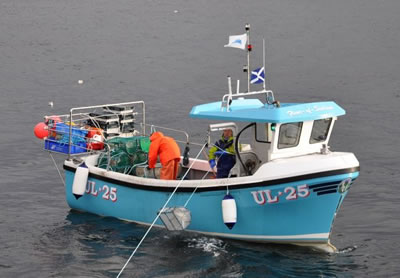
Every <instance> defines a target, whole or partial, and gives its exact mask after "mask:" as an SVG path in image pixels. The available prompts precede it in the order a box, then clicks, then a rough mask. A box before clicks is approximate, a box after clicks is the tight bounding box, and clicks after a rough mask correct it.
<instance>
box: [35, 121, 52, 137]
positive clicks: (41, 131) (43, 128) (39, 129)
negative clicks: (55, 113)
mask: <svg viewBox="0 0 400 278" xmlns="http://www.w3.org/2000/svg"><path fill="white" fill-rule="evenodd" d="M33 133H34V134H35V136H36V137H37V138H39V139H44V138H46V137H47V136H49V130H48V127H47V125H46V124H45V123H44V122H40V123H38V124H37V125H35V128H34V129H33Z"/></svg>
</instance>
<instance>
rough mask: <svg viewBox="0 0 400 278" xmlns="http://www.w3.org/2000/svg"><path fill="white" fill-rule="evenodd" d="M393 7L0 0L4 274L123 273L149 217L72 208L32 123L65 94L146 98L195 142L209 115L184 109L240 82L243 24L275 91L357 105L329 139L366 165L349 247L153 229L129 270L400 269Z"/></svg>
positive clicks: (388, 273) (393, 3) (232, 273)
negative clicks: (321, 249)
mask: <svg viewBox="0 0 400 278" xmlns="http://www.w3.org/2000/svg"><path fill="white" fill-rule="evenodd" d="M399 11H400V2H399V1H397V0H382V1H373V0H351V1H349V0H337V1H328V0H322V1H311V0H302V1H294V0H269V1H261V0H258V1H235V0H234V1H226V0H222V1H176V0H172V1H161V0H147V1H127V0H115V1H104V0H99V1H89V0H80V1H77V0H68V1H66V0H57V1H54V0H18V1H15V0H2V1H0V116H1V119H2V121H1V125H0V134H1V135H0V136H1V137H0V138H1V141H0V143H1V144H0V154H1V159H0V178H1V179H0V188H1V194H0V210H1V217H0V246H1V251H0V254H1V255H0V276H1V277H115V276H116V275H117V273H118V272H119V270H120V269H121V268H122V266H123V265H124V263H125V262H126V260H127V259H128V257H129V256H130V254H131V252H132V251H133V249H134V248H135V247H136V245H137V244H138V242H139V240H140V239H141V238H142V236H143V234H144V233H145V231H146V228H145V227H142V226H138V225H135V224H132V223H126V222H122V221H118V220H115V219H109V218H102V217H98V216H95V215H90V214H82V213H76V212H70V211H69V208H68V206H67V204H66V202H65V200H64V188H63V185H62V182H61V180H60V178H59V176H58V173H57V171H56V169H55V167H54V165H53V163H52V160H51V159H50V157H49V155H48V153H45V152H43V151H41V149H42V148H43V146H42V142H40V141H39V140H38V139H36V138H34V136H33V132H32V129H33V126H34V125H35V124H36V123H37V122H39V121H41V120H42V116H43V115H45V114H52V113H67V112H68V111H69V110H68V109H69V108H71V107H77V106H84V105H94V104H103V103H113V102H123V101H133V100H144V101H145V102H146V104H147V112H148V120H149V121H150V122H152V123H154V124H157V125H168V126H170V127H173V128H180V129H185V130H188V131H189V133H190V134H191V135H193V136H194V138H196V139H198V140H197V141H200V142H201V141H203V139H204V136H205V130H206V124H207V123H205V122H203V121H198V120H191V119H188V118H187V115H188V112H189V111H190V108H191V106H192V105H196V104H199V103H203V102H210V101H217V100H219V99H220V98H221V97H222V95H223V94H224V93H226V90H227V82H226V76H227V75H231V76H232V77H233V79H234V80H236V79H238V78H241V79H242V88H243V84H245V83H244V81H245V79H244V76H243V73H242V72H241V68H242V66H243V65H244V64H245V63H246V60H245V52H242V51H240V50H237V49H226V48H223V45H224V44H226V43H227V40H228V36H229V35H236V34H242V33H243V32H244V30H243V27H244V24H245V23H247V22H248V23H251V26H252V33H251V39H252V42H253V43H254V53H253V54H252V55H253V56H252V64H253V65H256V66H259V65H261V58H262V51H261V49H262V48H261V45H262V38H265V39H266V41H267V76H268V77H269V81H270V87H271V88H272V89H273V90H274V92H275V95H276V97H277V99H278V100H280V101H283V102H290V101H293V102H296V101H305V102H306V101H320V100H333V101H335V102H337V103H338V104H339V105H341V106H342V107H344V108H345V109H346V111H347V115H345V116H344V117H341V118H339V121H338V122H337V124H336V126H335V130H334V133H333V135H332V138H331V148H332V149H333V150H338V151H351V152H354V153H355V154H356V156H357V157H358V159H359V160H360V163H361V175H360V177H359V178H358V179H357V181H356V183H355V184H354V186H353V187H352V190H351V191H350V193H349V194H348V197H347V199H346V200H345V202H344V204H343V207H342V209H341V211H340V213H339V214H338V216H337V218H336V221H335V224H334V228H333V231H332V242H333V244H334V245H335V246H337V247H338V249H339V250H340V251H339V252H338V253H337V254H331V255H328V254H321V253H318V252H315V251H312V250H310V249H307V248H300V247H291V246H284V245H259V244H251V243H243V242H237V241H230V240H221V239H217V238H212V237H204V236H202V235H196V234H179V235H175V234H170V233H168V232H166V231H164V230H159V229H154V230H152V231H151V233H150V234H149V236H148V238H147V239H146V240H145V241H144V243H143V245H142V246H141V248H140V249H139V251H138V253H137V254H136V255H135V257H134V258H133V260H132V261H131V262H130V264H129V265H128V267H127V268H126V270H125V271H124V273H123V275H122V277H398V276H400V267H399V263H400V259H399V254H400V253H399V248H400V243H399V242H400V232H399V230H400V220H399V219H400V218H399V216H398V211H399V209H400V206H399V201H398V196H399V195H400V189H399V181H400V174H399V167H400V162H399V158H400V156H399V150H398V149H399V147H398V146H399V142H400V141H399V136H400V124H399V120H400V112H399V107H400V79H399V76H400V51H399V49H400V20H399V16H398V13H399ZM78 80H83V81H84V83H83V84H82V85H80V84H78ZM49 101H53V102H54V108H53V109H51V108H50V107H49V106H48V102H49ZM56 159H57V161H58V162H61V161H62V157H61V156H58V157H56Z"/></svg>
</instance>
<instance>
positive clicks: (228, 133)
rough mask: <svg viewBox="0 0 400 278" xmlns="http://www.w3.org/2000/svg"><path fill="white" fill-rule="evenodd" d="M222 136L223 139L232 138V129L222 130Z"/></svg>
mask: <svg viewBox="0 0 400 278" xmlns="http://www.w3.org/2000/svg"><path fill="white" fill-rule="evenodd" d="M222 136H224V138H225V139H229V138H230V137H232V136H233V132H232V129H224V131H223V133H222Z"/></svg>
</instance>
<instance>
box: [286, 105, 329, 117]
mask: <svg viewBox="0 0 400 278" xmlns="http://www.w3.org/2000/svg"><path fill="white" fill-rule="evenodd" d="M332 109H333V107H332V106H314V107H312V108H307V109H305V110H297V111H292V110H290V111H287V113H288V115H289V116H291V117H293V116H298V115H302V114H305V113H308V114H311V113H313V112H320V111H326V110H332Z"/></svg>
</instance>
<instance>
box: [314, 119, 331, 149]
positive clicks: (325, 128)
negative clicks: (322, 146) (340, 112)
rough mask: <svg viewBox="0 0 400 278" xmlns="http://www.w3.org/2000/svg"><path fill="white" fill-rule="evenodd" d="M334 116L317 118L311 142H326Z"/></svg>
mask: <svg viewBox="0 0 400 278" xmlns="http://www.w3.org/2000/svg"><path fill="white" fill-rule="evenodd" d="M331 123H332V118H328V119H321V120H316V121H314V123H313V128H312V131H311V137H310V144H315V143H320V142H324V141H325V140H326V138H327V137H328V132H329V128H330V127H331Z"/></svg>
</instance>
